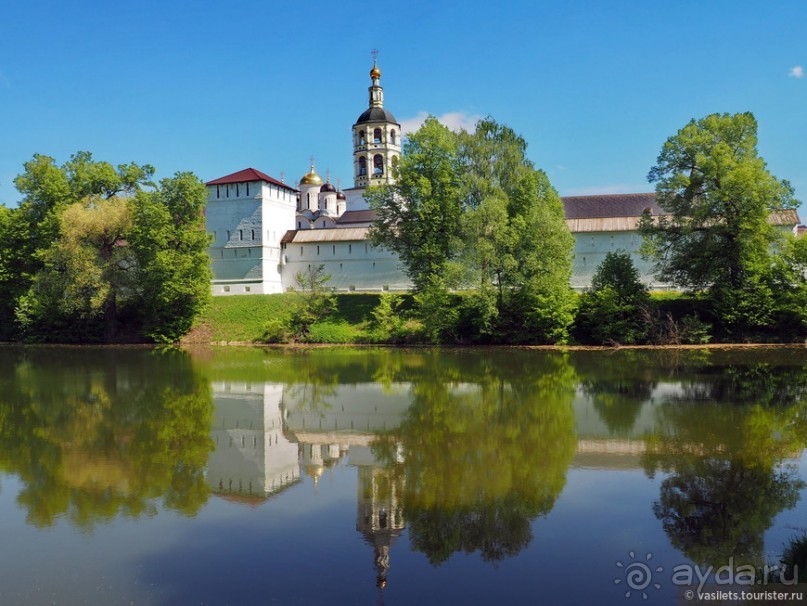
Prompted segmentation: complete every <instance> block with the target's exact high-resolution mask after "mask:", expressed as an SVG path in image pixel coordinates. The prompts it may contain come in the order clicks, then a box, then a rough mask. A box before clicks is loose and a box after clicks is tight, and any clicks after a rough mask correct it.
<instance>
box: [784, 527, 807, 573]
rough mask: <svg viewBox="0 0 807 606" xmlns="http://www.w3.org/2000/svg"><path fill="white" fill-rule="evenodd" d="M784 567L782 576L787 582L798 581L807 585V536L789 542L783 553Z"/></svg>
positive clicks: (802, 535)
mask: <svg viewBox="0 0 807 606" xmlns="http://www.w3.org/2000/svg"><path fill="white" fill-rule="evenodd" d="M782 565H783V567H784V570H783V571H782V574H783V577H784V579H785V580H786V581H788V582H789V581H792V580H793V579H798V582H799V583H807V534H801V535H800V536H797V537H793V538H792V539H790V541H788V543H787V546H786V547H785V550H784V552H783V553H782ZM797 571H798V572H797Z"/></svg>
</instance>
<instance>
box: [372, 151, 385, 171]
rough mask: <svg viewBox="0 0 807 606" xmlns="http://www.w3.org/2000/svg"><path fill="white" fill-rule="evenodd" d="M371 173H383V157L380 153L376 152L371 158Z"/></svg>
mask: <svg viewBox="0 0 807 606" xmlns="http://www.w3.org/2000/svg"><path fill="white" fill-rule="evenodd" d="M373 174H374V175H383V174H384V157H383V156H382V155H381V154H376V155H375V157H374V158H373Z"/></svg>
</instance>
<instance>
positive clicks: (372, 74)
mask: <svg viewBox="0 0 807 606" xmlns="http://www.w3.org/2000/svg"><path fill="white" fill-rule="evenodd" d="M380 77H381V70H380V69H378V65H375V64H374V65H373V69H371V70H370V78H372V79H373V80H377V79H378V78H380Z"/></svg>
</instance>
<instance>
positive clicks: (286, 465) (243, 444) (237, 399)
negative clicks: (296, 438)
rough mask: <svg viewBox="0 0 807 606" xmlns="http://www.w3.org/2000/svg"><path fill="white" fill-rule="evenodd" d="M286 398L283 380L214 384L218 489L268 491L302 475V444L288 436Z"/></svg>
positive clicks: (212, 474)
mask: <svg viewBox="0 0 807 606" xmlns="http://www.w3.org/2000/svg"><path fill="white" fill-rule="evenodd" d="M282 398H283V385H278V384H272V383H236V382H232V383H231V382H219V383H213V402H214V405H215V412H214V420H213V431H212V438H213V441H214V442H215V450H214V452H213V453H212V454H211V455H210V458H209V460H208V466H207V481H208V484H209V485H210V487H211V488H212V489H213V491H215V492H222V493H234V494H241V495H247V494H250V495H255V496H266V495H268V494H270V493H272V492H274V491H276V490H279V489H280V488H283V487H284V486H286V485H288V484H290V483H292V482H294V481H296V480H299V478H300V466H299V463H298V456H297V444H295V443H293V442H290V441H289V440H287V439H286V438H285V437H284V435H283V419H282V413H281V410H280V403H281V401H282Z"/></svg>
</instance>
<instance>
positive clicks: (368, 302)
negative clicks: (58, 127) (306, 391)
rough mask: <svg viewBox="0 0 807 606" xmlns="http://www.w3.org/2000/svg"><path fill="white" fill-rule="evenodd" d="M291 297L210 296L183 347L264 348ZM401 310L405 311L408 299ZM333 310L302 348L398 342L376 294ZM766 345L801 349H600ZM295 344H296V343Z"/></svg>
mask: <svg viewBox="0 0 807 606" xmlns="http://www.w3.org/2000/svg"><path fill="white" fill-rule="evenodd" d="M294 296H295V295H293V294H287V293H284V294H275V295H243V296H232V297H214V298H213V301H212V303H211V305H210V307H209V308H208V309H207V310H206V311H205V313H204V314H203V315H202V316H201V317H200V318H199V320H198V321H197V323H196V325H195V326H194V328H193V330H192V331H191V332H190V333H189V334H188V335H186V337H184V338H183V339H182V341H181V343H182V344H183V345H207V344H216V345H243V346H246V345H264V344H265V343H264V341H263V336H264V327H265V325H266V323H267V322H268V321H270V320H272V319H277V318H279V317H282V316H283V315H285V314H287V313H288V309H289V307H290V306H291V305H293V304H294V300H295V299H294ZM403 296H404V297H405V298H407V299H409V301H407V302H406V305H405V306H404V307H409V306H411V297H410V296H409V295H403ZM335 299H336V310H335V311H334V312H333V313H332V314H331V315H330V316H329V317H328V318H327V320H326V321H324V322H318V323H315V324H314V325H313V326H312V328H311V334H310V335H309V338H308V340H307V343H305V344H304V345H305V346H307V347H308V346H316V345H385V344H387V345H389V344H398V345H400V344H401V343H384V342H383V341H379V340H377V339H376V338H374V333H373V322H374V317H373V310H375V309H376V307H377V306H378V304H379V301H380V300H381V294H380V293H350V294H348V293H343V294H337V295H335ZM652 300H653V302H654V303H655V304H656V306H658V307H659V308H660V309H661V310H662V311H663V313H670V314H672V316H674V317H682V316H684V315H686V314H688V313H691V312H692V310H693V308H694V307H695V306H696V305H697V302H696V301H693V300H692V299H689V298H687V297H685V296H683V295H682V294H680V293H674V292H664V293H653V294H652ZM403 344H404V345H414V346H416V345H429V344H428V343H426V342H421V343H418V342H417V341H416V340H413V341H411V342H407V343H403ZM771 344H792V345H795V346H803V345H804V341H803V340H799V339H796V338H788V335H781V338H779V339H764V340H763V339H747V340H746V341H743V342H730V341H726V340H720V339H717V340H713V341H712V342H711V343H696V344H692V345H687V344H681V343H673V344H669V345H667V344H651V345H633V346H626V345H618V344H611V345H610V346H608V347H605V348H606V349H613V348H626V347H631V348H637V349H647V348H659V347H693V348H702V347H727V346H735V347H765V346H769V345H771ZM298 345H299V344H298ZM519 346H521V347H530V348H542V349H543V348H554V347H555V346H547V345H519ZM562 347H574V348H581V349H588V348H591V349H602V348H603V346H592V345H587V344H575V345H564V346H562Z"/></svg>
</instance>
